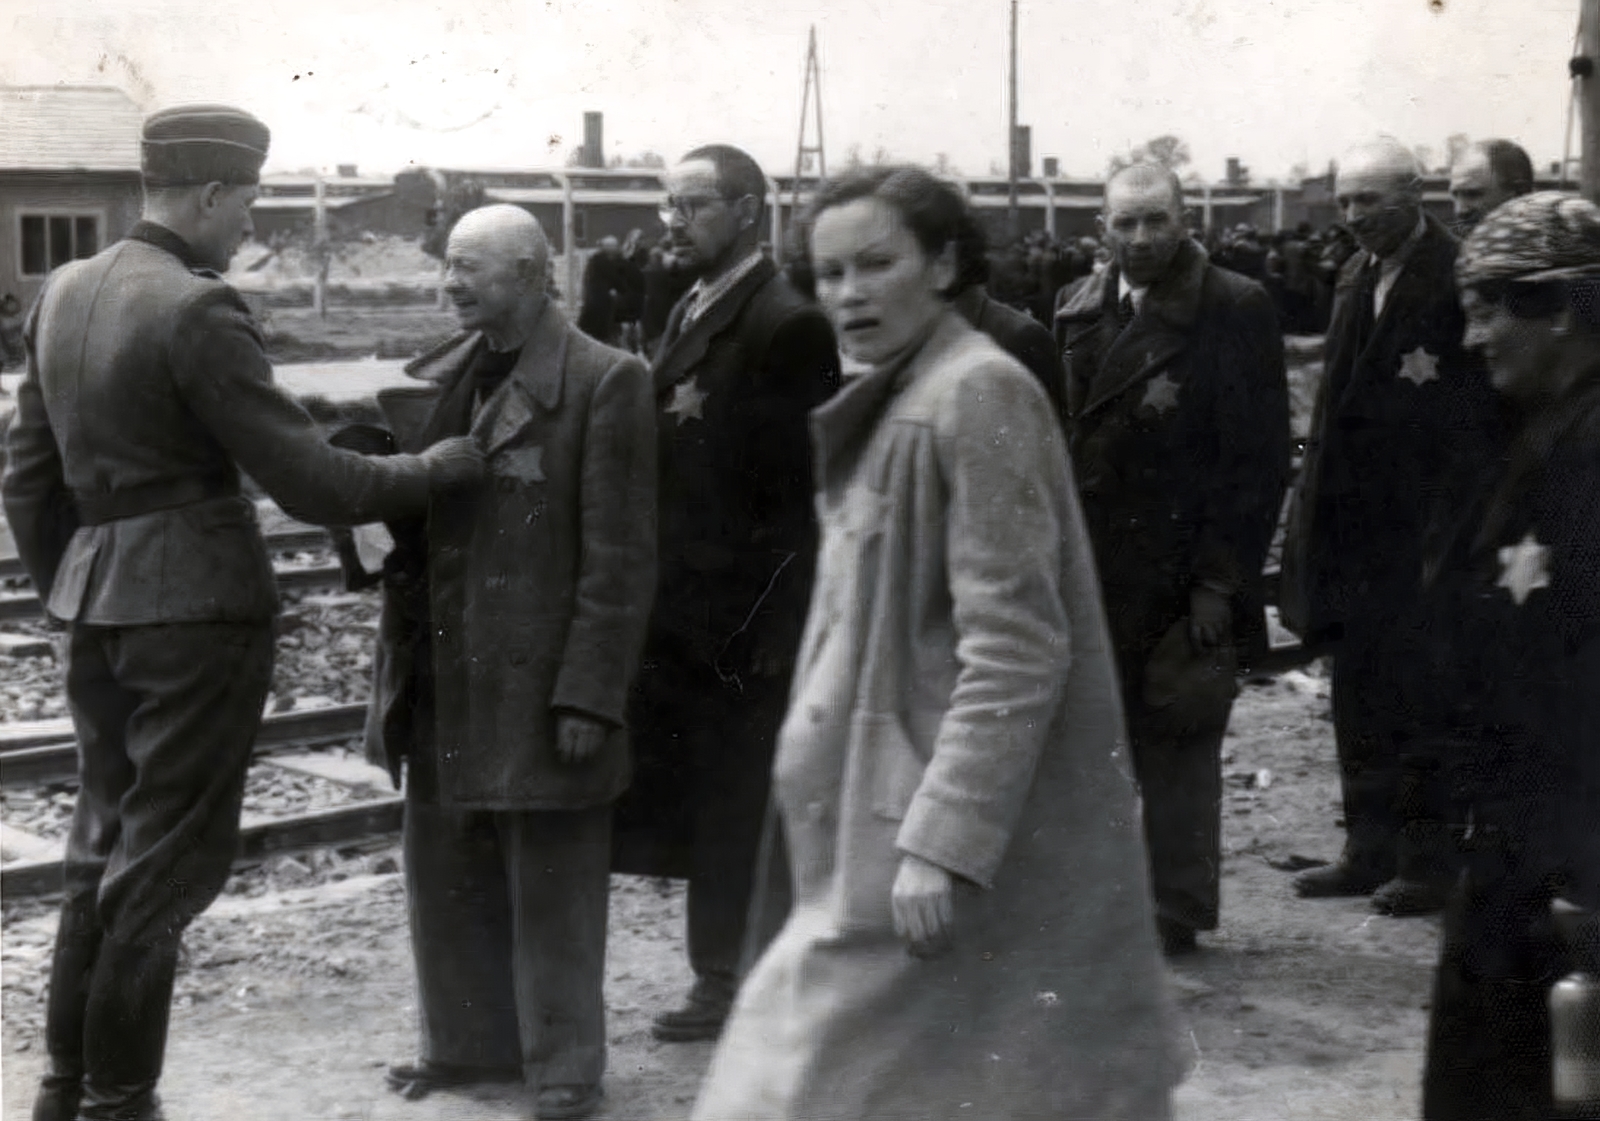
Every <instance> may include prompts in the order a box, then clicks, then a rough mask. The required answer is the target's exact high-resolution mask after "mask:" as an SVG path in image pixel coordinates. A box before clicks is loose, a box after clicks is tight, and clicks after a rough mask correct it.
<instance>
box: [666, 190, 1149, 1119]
mask: <svg viewBox="0 0 1600 1121" xmlns="http://www.w3.org/2000/svg"><path fill="white" fill-rule="evenodd" d="M809 248H810V250H811V255H812V258H813V264H814V266H815V269H816V275H817V295H818V298H819V299H820V301H821V302H822V304H823V307H824V309H825V310H826V311H827V312H828V314H829V316H830V318H831V319H832V321H833V325H834V329H835V331H836V332H837V334H838V336H839V338H840V340H841V345H842V347H843V348H844V350H845V352H846V357H847V358H848V359H850V360H852V361H853V362H854V363H856V364H857V366H858V367H860V368H861V370H862V372H860V373H859V374H858V375H857V376H856V377H855V378H854V380H852V381H850V382H848V383H847V384H846V386H845V387H844V389H842V390H841V391H840V393H839V394H838V395H837V396H835V397H834V398H833V399H832V400H831V401H829V402H828V403H827V404H825V405H823V406H822V407H821V408H819V409H818V410H816V411H815V412H814V413H813V414H812V426H813V441H814V453H815V454H814V461H815V465H816V476H817V479H816V482H817V492H818V493H817V509H818V515H819V519H820V522H821V527H822V548H821V555H820V558H819V567H818V572H817V579H816V584H815V588H814V591H813V595H812V602H811V609H810V615H809V618H808V622H807V628H806V634H805V637H804V639H803V642H802V646H801V651H800V659H799V662H798V664H797V669H796V675H795V681H794V687H793V692H792V695H791V701H790V709H789V713H788V717H787V720H786V722H785V725H784V728H783V731H782V733H781V735H780V739H779V747H778V755H777V760H776V764H775V769H774V785H775V796H776V800H777V802H778V804H779V807H780V811H781V814H782V820H783V824H784V828H785V833H786V836H787V840H788V845H789V851H790V866H791V871H792V877H793V882H794V906H793V909H792V911H791V912H790V915H789V918H788V920H787V922H786V924H785V925H784V927H783V929H782V931H781V932H780V933H779V934H778V936H777V938H776V939H775V940H774V942H773V943H772V945H771V946H770V947H769V949H768V950H767V952H766V953H765V955H764V956H763V957H762V958H761V959H760V961H759V962H758V963H757V964H756V966H755V967H754V969H753V970H752V971H751V974H750V976H749V977H748V979H747V980H746V982H745V985H744V987H743V988H742V990H741V992H740V994H739V998H738V1001H737V1004H736V1005H735V1008H734V1012H733V1015H732V1017H731V1018H730V1020H729V1022H728V1025H727V1027H726V1029H725V1031H724V1034H723V1038H722V1042H721V1044H720V1046H719V1047H718V1050H717V1053H716V1056H715V1058H714V1060H713V1062H712V1066H711V1070H710V1073H709V1074H708V1076H707V1080H706V1083H705V1085H704V1087H703V1089H702V1092H701V1095H700V1099H699V1102H698V1104H697V1106H696V1109H695V1114H694V1116H695V1118H696V1119H697V1121H759V1119H766V1118H771V1119H780V1118H781V1119H793V1121H941V1119H946V1118H948V1119H972V1121H979V1119H981V1121H1009V1119H1018V1121H1020V1119H1023V1118H1028V1119H1045V1118H1050V1119H1073V1121H1076V1119H1079V1118H1094V1119H1096V1121H1115V1119H1127V1121H1161V1119H1163V1118H1166V1117H1167V1116H1168V1115H1169V1106H1168V1100H1169V1090H1170V1087H1171V1085H1172V1083H1173V1082H1174V1080H1175V1075H1176V1073H1177V1071H1176V1064H1175V1062H1174V1060H1173V1051H1172V1048H1171V1047H1170V1046H1169V1036H1168V1032H1167V1005H1166V998H1165V994H1164V988H1163V984H1164V981H1163V970H1162V966H1161V962H1160V958H1159V956H1158V953H1157V949H1156V937H1155V927H1154V922H1153V919H1152V916H1151V905H1150V893H1149V885H1148V877H1147V871H1146V862H1145V853H1144V849H1143V845H1142V841H1141V835H1140V827H1139V810H1138V803H1137V800H1136V797H1135V794H1134V790H1133V783H1132V780H1131V778H1130V775H1129V768H1128V762H1127V748H1126V743H1125V739H1124V735H1123V730H1122V712H1121V709H1120V707H1119V701H1118V694H1117V689H1116V682H1115V678H1114V669H1113V665H1112V660H1111V656H1110V652H1109V650H1108V646H1107V639H1106V631H1105V623H1104V619H1103V613H1102V610H1101V606H1100V599H1099V592H1098V588H1097V585H1096V580H1095V574H1094V570H1093V565H1092V562H1091V560H1090V553H1089V544H1088V540H1087V538H1086V537H1085V534H1084V529H1083V524H1082V519H1081V517H1080V514H1079V511H1078V505H1077V500H1076V498H1075V491H1074V488H1073V485H1072V479H1071V475H1070V469H1069V467H1068V462H1067V458H1066V454H1065V450H1064V448H1063V447H1062V437H1061V435H1060V431H1059V428H1058V426H1057V424H1056V421H1055V419H1054V417H1053V415H1052V413H1051V408H1050V404H1049V401H1048V399H1047V398H1046V396H1045V394H1044V391H1043V390H1042V389H1041V388H1040V386H1039V384H1038V382H1037V381H1036V380H1035V379H1034V378H1033V377H1032V376H1031V375H1030V374H1029V373H1028V372H1027V371H1026V370H1025V369H1024V368H1023V367H1022V366H1021V365H1019V364H1018V363H1017V362H1016V361H1014V360H1013V359H1011V358H1010V357H1008V356H1007V355H1006V354H1005V353H1004V352H1003V351H1001V350H1000V349H999V348H998V347H997V346H995V345H994V344H993V343H992V342H991V341H989V339H988V338H987V337H985V336H983V335H981V334H979V333H978V332H977V331H975V330H973V329H972V328H971V327H969V326H967V324H966V323H965V322H964V321H963V320H962V319H961V317H960V316H959V315H958V314H956V313H955V312H954V311H953V310H951V309H950V308H949V306H948V303H947V298H946V293H949V292H952V291H956V290H959V288H960V287H962V285H961V284H960V280H961V279H962V277H963V273H964V270H969V269H972V268H974V267H975V266H976V263H977V262H978V261H980V260H981V255H982V251H983V243H982V235H981V233H980V232H979V231H978V228H977V226H976V224H975V223H974V221H973V219H972V217H971V215H970V213H969V212H968V211H967V209H966V205H965V202H964V201H963V200H962V198H961V196H960V194H959V193H958V192H957V191H956V190H954V189H953V188H952V187H950V186H949V185H947V184H945V183H943V182H941V181H940V180H937V179H935V178H934V177H932V176H931V175H929V174H927V173H925V172H923V171H920V170H917V169H914V168H899V169H895V168H889V169H880V170H877V171H874V172H870V173H867V174H865V175H863V176H859V177H856V178H852V179H848V180H844V181H840V182H836V183H835V184H833V185H831V186H830V187H829V188H827V189H826V190H825V191H824V193H823V195H822V197H821V198H820V199H819V201H818V203H817V206H816V213H815V219H814V225H813V226H812V229H811V233H810V243H809Z"/></svg>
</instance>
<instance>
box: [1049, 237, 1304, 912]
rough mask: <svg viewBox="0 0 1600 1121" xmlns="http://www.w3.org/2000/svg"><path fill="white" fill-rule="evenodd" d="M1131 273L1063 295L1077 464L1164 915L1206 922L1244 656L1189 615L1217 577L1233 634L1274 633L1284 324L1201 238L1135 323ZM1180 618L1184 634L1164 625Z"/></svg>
mask: <svg viewBox="0 0 1600 1121" xmlns="http://www.w3.org/2000/svg"><path fill="white" fill-rule="evenodd" d="M1118 276H1119V273H1118V269H1117V268H1116V266H1112V267H1110V268H1108V269H1106V270H1105V271H1103V272H1102V273H1100V274H1098V275H1095V276H1090V277H1086V278H1085V279H1084V280H1082V281H1080V282H1079V283H1078V284H1077V285H1075V286H1073V287H1071V288H1068V289H1066V290H1064V291H1063V294H1062V298H1061V301H1060V306H1059V309H1058V311H1057V316H1056V328H1057V331H1058V334H1059V337H1060V340H1061V344H1062V362H1063V366H1064V372H1065V375H1066V393H1067V411H1068V426H1069V429H1068V430H1069V438H1070V447H1071V451H1072V461H1073V469H1074V472H1075V474H1076V476H1077V480H1078V490H1079V493H1080V495H1081V497H1082V501H1083V512H1084V520H1085V522H1086V523H1087V525H1088V529H1089V537H1090V540H1091V541H1092V543H1093V545H1094V552H1095V561H1096V564H1097V566H1098V568H1099V573H1100V582H1101V587H1102V590H1103V594H1104V599H1105V607H1106V615H1107V618H1108V620H1109V622H1110V625H1111V639H1112V644H1113V648H1114V652H1115V655H1116V660H1117V669H1118V674H1119V677H1120V680H1121V686H1122V693H1123V708H1124V710H1125V711H1126V713H1127V719H1128V733H1129V737H1130V739H1131V741H1132V748H1133V752H1132V754H1133V763H1134V771H1135V774H1136V776H1137V778H1138V780H1139V786H1140V790H1141V792H1142V793H1143V795H1144V802H1145V841H1146V844H1147V845H1148V847H1149V850H1150V869H1151V880H1152V887H1153V889H1154V893H1155V902H1156V913H1157V917H1158V918H1159V919H1161V920H1162V921H1163V922H1164V923H1171V924H1175V926H1176V927H1178V928H1182V929H1186V930H1190V931H1193V930H1209V929H1212V928H1214V927H1215V926H1216V925H1217V920H1218V912H1219V907H1220V894H1221V893H1220V880H1219V869H1220V867H1221V863H1222V854H1221V812H1222V811H1221V804H1222V766H1221V750H1222V737H1223V733H1224V730H1225V729H1226V727H1227V722H1228V713H1229V710H1230V707H1231V704H1232V699H1233V693H1234V684H1233V674H1232V670H1233V668H1234V665H1235V660H1234V659H1233V658H1231V657H1228V654H1231V653H1233V651H1231V650H1228V649H1227V648H1226V647H1225V648H1224V653H1223V655H1222V656H1220V657H1209V658H1204V659H1202V658H1199V657H1198V656H1197V655H1198V652H1197V651H1194V650H1193V649H1192V647H1191V645H1190V643H1189V640H1188V635H1187V628H1186V626H1185V622H1184V621H1185V620H1186V618H1187V616H1188V615H1189V602H1190V593H1191V591H1193V589H1194V588H1195V587H1196V586H1205V587H1208V588H1210V589H1212V590H1213V591H1216V592H1217V593H1219V594H1220V595H1222V596H1223V597H1224V598H1225V599H1227V600H1228V601H1229V602H1230V603H1231V605H1232V608H1233V633H1232V640H1233V643H1234V645H1235V646H1236V647H1237V646H1240V645H1243V646H1245V647H1247V648H1248V647H1250V646H1252V645H1260V642H1261V638H1262V635H1263V633H1264V627H1263V625H1262V608H1261V595H1260V592H1261V569H1262V563H1263V561H1264V559H1265V557H1266V552H1267V545H1268V543H1269V541H1270V539H1271V536H1272V530H1273V526H1274V525H1275V524H1276V519H1277V514H1278V509H1279V506H1280V504H1281V503H1282V500H1283V489H1284V485H1285V481H1286V478H1287V474H1288V466H1289V398H1288V388H1287V385H1286V383H1285V380H1284V369H1283V339H1282V336H1281V335H1280V334H1279V332H1278V325H1277V314H1276V312H1275V310H1274V308H1273V305H1272V301H1271V298H1270V297H1268V295H1267V293H1266V291H1265V290H1264V289H1263V288H1262V287H1261V286H1260V285H1259V284H1256V283H1255V282H1254V281H1250V280H1246V279H1245V278H1244V277H1241V276H1238V275H1236V274H1234V273H1230V272H1228V271H1226V270H1224V269H1220V268H1218V267H1216V266H1215V265H1213V264H1211V263H1210V262H1209V261H1208V260H1207V258H1206V253H1205V250H1203V249H1202V248H1201V247H1200V246H1199V245H1197V244H1195V243H1194V242H1190V241H1186V242H1184V243H1183V245H1181V246H1180V247H1179V249H1178V252H1177V255H1176V256H1175V257H1174V259H1173V261H1172V263H1171V265H1170V266H1169V267H1168V269H1167V271H1166V273H1165V274H1164V275H1163V276H1161V277H1160V278H1159V279H1157V280H1156V281H1155V282H1154V283H1153V284H1151V285H1150V288H1149V290H1148V291H1147V292H1146V294H1145V298H1144V301H1143V304H1142V306H1141V307H1140V308H1139V310H1138V312H1137V313H1136V314H1135V315H1134V316H1133V317H1132V318H1131V319H1129V320H1128V321H1127V322H1126V323H1125V324H1124V322H1123V320H1122V319H1121V318H1120V317H1119V315H1118V302H1119V293H1118ZM1172 631H1176V632H1177V634H1176V638H1177V640H1178V641H1177V644H1176V646H1174V644H1173V643H1171V642H1167V643H1163V641H1162V640H1163V638H1164V637H1165V636H1166V635H1167V634H1168V633H1169V632H1172ZM1174 650H1176V651H1177V654H1176V655H1174V654H1173V651H1174ZM1158 654H1159V656H1158ZM1202 661H1203V662H1205V663H1207V664H1210V665H1214V666H1217V667H1218V669H1217V670H1216V671H1214V672H1211V673H1209V674H1208V675H1204V676H1197V677H1189V678H1187V679H1186V680H1185V683H1184V684H1183V685H1182V686H1181V687H1180V688H1179V689H1178V690H1175V692H1174V695H1173V696H1172V697H1171V698H1170V703H1151V698H1150V697H1149V695H1148V694H1147V687H1148V686H1149V684H1150V681H1151V679H1152V678H1153V677H1158V676H1160V674H1161V673H1162V672H1164V671H1170V670H1174V669H1177V668H1179V667H1182V666H1184V665H1189V664H1193V663H1197V662H1202ZM1156 663H1160V666H1159V668H1156V669H1155V671H1154V672H1152V671H1153V667H1155V666H1156Z"/></svg>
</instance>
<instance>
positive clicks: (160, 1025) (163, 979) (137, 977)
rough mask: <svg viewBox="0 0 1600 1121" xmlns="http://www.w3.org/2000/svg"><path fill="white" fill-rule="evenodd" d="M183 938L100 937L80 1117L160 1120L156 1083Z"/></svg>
mask: <svg viewBox="0 0 1600 1121" xmlns="http://www.w3.org/2000/svg"><path fill="white" fill-rule="evenodd" d="M177 968H178V940H177V939H176V938H175V937H164V938H161V939H158V940H156V941H154V942H145V943H129V942H123V941H121V940H120V939H117V938H115V937H106V938H103V939H102V940H101V943H100V952H99V954H98V955H97V957H96V961H95V979H94V984H93V985H92V986H91V989H90V996H89V1002H88V1006H87V1009H86V1015H85V1022H84V1033H83V1040H84V1043H83V1067H84V1079H83V1100H82V1102H81V1103H80V1104H79V1106H78V1117H79V1121H161V1118H162V1116H163V1115H162V1112H161V1103H160V1100H159V1099H158V1098H157V1097H156V1084H157V1082H159V1081H160V1078H161V1065H162V1059H163V1057H164V1056H165V1054H166V1049H167V1023H168V1020H169V1018H170V1016H171V1011H172V984H173V979H174V977H175V976H176V973H177Z"/></svg>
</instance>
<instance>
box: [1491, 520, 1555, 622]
mask: <svg viewBox="0 0 1600 1121" xmlns="http://www.w3.org/2000/svg"><path fill="white" fill-rule="evenodd" d="M1499 555H1500V579H1499V580H1497V581H1495V586H1496V587H1500V588H1504V589H1505V590H1506V591H1508V592H1510V593H1511V598H1512V599H1513V600H1515V601H1516V604H1517V606H1518V607H1521V606H1522V605H1523V604H1524V603H1526V602H1527V600H1528V597H1529V596H1530V595H1532V594H1533V591H1534V589H1535V588H1548V587H1549V586H1550V546H1548V545H1541V544H1539V542H1538V541H1537V540H1536V539H1535V538H1534V536H1533V534H1531V533H1530V534H1528V535H1527V536H1526V537H1524V538H1523V539H1522V540H1521V541H1519V542H1517V544H1515V545H1507V546H1506V547H1505V548H1503V549H1501V550H1500V554H1499Z"/></svg>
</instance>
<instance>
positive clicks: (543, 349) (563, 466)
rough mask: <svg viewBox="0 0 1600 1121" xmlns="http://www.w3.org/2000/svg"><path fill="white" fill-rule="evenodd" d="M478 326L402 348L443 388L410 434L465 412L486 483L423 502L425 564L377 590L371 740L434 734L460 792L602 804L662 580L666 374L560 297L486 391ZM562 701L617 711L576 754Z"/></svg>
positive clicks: (429, 437) (520, 803) (390, 741)
mask: <svg viewBox="0 0 1600 1121" xmlns="http://www.w3.org/2000/svg"><path fill="white" fill-rule="evenodd" d="M484 346H485V342H484V339H483V336H482V335H481V334H479V333H476V332H474V333H471V334H467V335H463V336H460V337H459V338H457V339H455V340H453V342H451V343H450V344H447V345H446V346H444V347H441V348H440V349H439V350H437V351H435V352H433V353H432V354H429V355H426V356H424V357H423V358H422V359H419V360H418V361H417V362H415V363H413V364H412V366H411V367H410V368H409V372H410V373H412V375H413V376H415V377H418V378H421V379H423V380H425V381H430V382H433V383H435V384H436V385H437V386H438V387H439V396H438V399H437V401H436V402H435V403H434V404H433V406H432V409H431V413H430V415H429V416H428V418H427V421H426V423H425V424H423V425H422V426H421V428H420V431H418V432H415V433H397V435H398V436H399V442H400V446H401V449H402V450H409V449H410V447H411V446H412V445H413V444H418V445H421V446H426V444H427V443H430V442H432V441H433V440H436V439H439V438H442V437H444V436H448V435H456V434H459V433H461V432H468V431H470V433H471V435H472V436H473V438H474V439H475V440H476V441H477V443H478V445H479V446H480V447H481V448H482V449H483V451H484V454H485V456H486V457H487V459H488V466H489V475H488V478H486V479H485V480H484V481H483V482H482V483H480V484H478V485H477V486H476V487H475V488H472V489H470V490H468V491H466V492H464V493H461V494H458V495H453V496H451V498H450V499H449V500H447V501H443V502H436V503H435V504H434V505H433V507H432V508H431V509H430V511H429V514H428V524H427V529H426V542H427V544H426V562H425V568H424V567H422V566H417V567H418V571H419V572H423V571H425V574H426V576H425V583H421V584H420V586H417V587H415V588H414V589H413V590H414V594H410V595H408V594H407V593H406V590H405V588H404V587H403V586H398V585H397V582H396V581H393V580H391V581H390V585H389V587H387V588H386V590H385V603H384V617H383V622H382V632H381V636H380V637H381V642H380V650H379V658H378V661H377V664H376V667H375V669H376V688H375V691H374V696H373V701H372V710H371V715H370V717H369V720H368V753H369V755H370V756H372V757H373V758H374V761H375V762H379V763H381V764H385V765H387V766H389V767H390V768H391V770H392V771H394V772H396V773H398V770H399V759H400V758H401V757H403V756H405V755H408V754H409V755H412V756H413V777H414V778H415V776H416V772H417V768H416V765H415V764H416V761H417V760H416V753H418V752H423V753H426V760H425V761H426V762H431V764H432V767H431V768H427V769H431V770H432V771H433V772H434V774H435V775H436V778H437V786H438V789H437V797H438V800H439V801H440V802H441V803H443V804H445V805H448V806H452V807H455V808H458V809H484V810H574V809H585V808H590V807H595V806H601V805H605V804H606V803H608V802H610V801H612V800H613V799H614V798H616V797H617V795H618V794H620V793H621V792H622V790H623V789H624V788H625V787H626V786H627V783H628V778H629V771H630V765H629V757H628V742H627V734H626V729H625V727H624V725H625V722H626V721H625V709H626V702H627V696H628V686H629V683H630V681H631V679H632V677H633V673H634V671H635V669H636V668H637V665H638V657H639V650H640V647H641V646H642V644H643V641H644V632H645V624H646V621H647V620H648V617H649V611H650V600H651V597H652V595H653V593H654V589H655V571H656V570H655V550H656V522H655V492H656V449H655V394H654V391H653V389H652V387H651V383H650V375H649V372H648V371H647V370H646V369H645V368H644V365H643V363H641V362H640V361H639V360H638V359H637V358H634V357H633V356H632V355H630V354H627V353H625V352H623V351H620V350H614V349H612V348H611V347H608V346H604V345H602V344H600V343H598V342H595V341H594V340H593V339H591V338H589V337H588V336H587V335H585V334H583V333H582V332H581V331H579V330H577V329H576V328H575V327H573V326H572V325H571V324H570V323H568V322H567V320H566V318H565V316H563V315H562V313H561V312H560V310H559V309H557V308H556V307H555V305H554V304H549V305H547V306H546V309H545V311H544V314H543V318H542V319H541V320H540V322H539V323H538V325H537V326H536V327H535V328H534V330H533V332H532V333H531V334H530V335H529V338H528V341H527V343H526V344H525V345H524V346H523V348H522V352H521V355H520V357H519V358H518V360H517V364H516V366H515V368H514V369H513V370H512V371H511V374H510V376H509V377H507V378H506V380H505V382H504V383H503V384H501V386H500V387H499V388H498V389H497V390H496V391H495V392H494V393H493V394H492V395H491V396H490V397H489V398H488V400H487V401H485V402H484V403H483V404H482V406H481V407H479V408H477V409H476V410H474V407H473V397H474V393H475V385H474V379H473V377H472V373H473V368H474V365H475V362H476V359H477V357H478V356H479V354H480V353H481V351H482V348H483V347H484ZM562 711H570V712H574V713H578V714H581V715H584V716H588V717H591V718H593V719H596V720H599V721H601V722H603V723H604V724H605V725H607V727H609V728H610V729H611V731H610V734H609V736H608V737H607V739H606V742H605V745H604V746H603V748H602V749H601V752H600V754H599V756H598V757H597V758H595V759H594V760H592V761H590V762H588V763H585V764H583V765H581V766H573V765H570V764H566V763H563V762H561V761H560V760H559V759H558V758H557V756H556V752H555V720H556V716H557V714H558V713H560V712H562Z"/></svg>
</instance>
